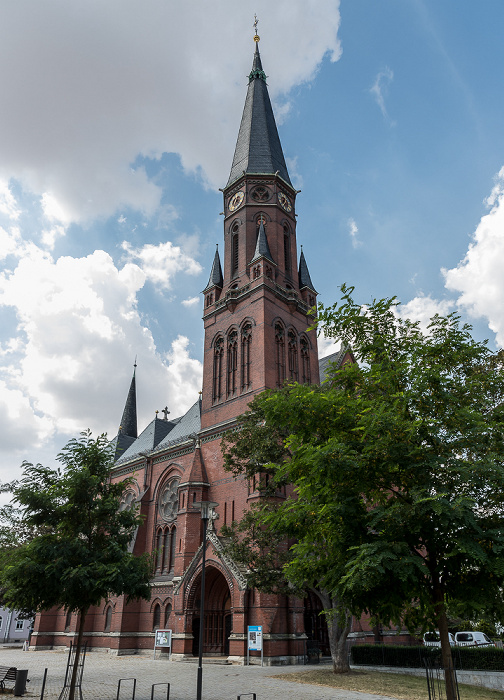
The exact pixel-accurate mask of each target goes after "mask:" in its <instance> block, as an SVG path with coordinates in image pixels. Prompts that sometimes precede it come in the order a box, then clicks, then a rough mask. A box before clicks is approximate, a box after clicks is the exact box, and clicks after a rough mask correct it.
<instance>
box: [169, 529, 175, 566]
mask: <svg viewBox="0 0 504 700" xmlns="http://www.w3.org/2000/svg"><path fill="white" fill-rule="evenodd" d="M176 547H177V528H176V527H172V531H171V542H170V565H169V568H168V571H173V569H174V568H175V552H176V551H177V550H176Z"/></svg>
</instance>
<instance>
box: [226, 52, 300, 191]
mask: <svg viewBox="0 0 504 700" xmlns="http://www.w3.org/2000/svg"><path fill="white" fill-rule="evenodd" d="M243 173H251V174H257V173H265V174H268V175H269V174H271V175H273V174H275V173H277V174H278V175H280V177H281V178H282V179H283V180H285V181H286V182H287V183H288V184H289V185H291V187H292V184H291V181H290V178H289V173H288V172H287V166H286V164H285V158H284V155H283V151H282V146H281V144H280V139H279V137H278V131H277V127H276V123H275V117H274V116H273V109H272V107H271V102H270V98H269V94H268V87H267V85H266V74H265V73H264V71H263V69H262V64H261V57H260V55H259V44H258V43H256V50H255V54H254V62H253V64H252V70H251V71H250V75H249V85H248V91H247V97H246V100H245V107H244V109H243V116H242V120H241V124H240V131H239V133H238V140H237V142H236V149H235V154H234V158H233V165H232V166H231V173H230V175H229V180H228V184H227V186H229V185H230V184H231V183H232V182H234V181H235V180H237V179H238V178H239V177H241V176H242V175H243Z"/></svg>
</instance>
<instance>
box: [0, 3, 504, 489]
mask: <svg viewBox="0 0 504 700" xmlns="http://www.w3.org/2000/svg"><path fill="white" fill-rule="evenodd" d="M254 13H257V15H258V17H259V34H260V36H261V42H260V50H261V55H262V60H263V65H264V68H265V71H266V73H267V75H268V85H269V90H270V95H271V96H272V99H273V102H274V106H275V110H276V114H277V121H278V125H279V131H280V138H281V140H282V144H283V149H284V154H285V156H286V158H287V162H288V167H289V171H290V175H291V178H292V179H293V181H294V183H295V185H296V187H297V188H298V189H301V194H300V195H299V196H298V199H297V212H298V230H297V236H298V242H299V244H303V246H304V252H305V255H306V258H307V261H308V265H309V267H310V272H311V277H312V280H313V282H314V284H315V286H316V288H317V290H318V291H319V293H320V299H321V300H322V301H323V302H324V303H326V304H328V303H332V302H334V301H336V300H337V298H338V287H339V285H340V284H341V283H342V282H346V283H347V284H353V285H355V287H356V296H357V298H358V299H359V300H361V301H362V302H366V301H368V300H369V299H370V298H372V297H383V296H388V295H397V296H398V297H399V299H401V301H402V302H403V304H404V313H405V314H406V315H409V316H411V317H413V318H415V319H420V320H422V321H425V320H426V319H427V318H428V317H429V316H430V315H432V314H433V313H435V312H436V311H440V312H442V313H447V312H450V311H454V310H455V311H458V312H459V313H460V314H461V315H462V316H463V318H464V319H466V320H469V321H470V322H471V323H473V325H474V332H475V335H476V336H477V337H478V338H489V340H490V343H491V346H492V347H495V348H497V347H502V346H503V345H504V312H503V311H502V307H503V303H502V301H503V297H504V277H503V275H502V267H503V264H502V263H503V262H504V169H503V168H504V130H503V127H502V124H503V118H502V117H503V112H504V93H503V91H502V87H501V85H500V81H499V79H498V75H499V74H500V67H501V66H502V65H503V64H504V44H503V42H502V32H503V28H504V5H503V4H502V0H485V2H483V3H469V2H460V0H444V1H443V2H442V3H440V2H438V1H437V0H381V1H380V2H376V0H341V2H337V0H311V1H309V0H303V1H301V0H278V1H277V2H275V3H268V2H266V0H257V1H256V2H254V3H251V2H249V1H248V0H246V1H245V2H243V3H240V4H239V5H237V4H236V3H233V2H231V0H222V1H221V2H220V3H218V5H217V7H216V6H215V5H212V4H210V3H208V2H205V1H204V0H192V1H191V2H190V3H180V4H179V6H178V7H177V6H176V4H174V3H171V4H168V3H167V2H166V0H152V2H150V3H148V5H146V4H142V5H141V4H139V3H138V2H136V0H89V1H87V2H79V3H65V2H60V1H57V0H46V1H45V2H44V3H39V2H38V1H37V0H24V2H23V3H8V4H6V5H5V6H4V7H3V8H2V22H1V23H0V54H1V56H0V58H1V60H0V85H1V88H2V94H3V104H4V105H5V108H4V109H3V110H2V112H1V113H0V421H1V422H2V425H3V428H4V429H3V430H2V434H3V436H2V440H1V441H0V451H1V453H2V459H1V462H0V479H2V480H7V479H10V478H12V477H14V476H16V475H17V474H18V473H19V470H18V467H19V464H20V463H21V461H22V460H23V459H28V460H30V461H42V462H48V461H50V460H51V459H52V458H53V457H54V455H55V454H56V452H57V451H58V449H60V448H61V447H62V446H63V445H64V444H65V442H66V441H67V439H68V438H69V437H70V436H73V435H76V434H77V433H78V432H79V431H80V430H82V429H85V428H87V427H90V428H92V429H93V431H95V432H102V431H107V432H108V433H109V434H110V435H113V434H115V432H116V430H117V427H118V422H119V420H120V416H121V413H122V408H123V405H124V401H125V398H126V394H127V390H128V385H129V380H130V377H131V372H132V365H133V361H134V358H135V356H137V357H138V369H137V380H138V385H137V386H138V404H139V406H138V408H139V415H140V427H144V426H145V424H146V423H147V422H148V421H149V420H150V419H151V418H152V417H153V416H154V411H155V410H156V409H161V408H163V407H164V406H165V405H166V404H167V405H168V406H169V408H170V410H171V412H172V415H173V416H175V415H179V414H180V413H181V412H183V411H184V410H185V409H187V408H188V407H189V406H190V405H191V404H192V403H193V402H194V401H195V399H196V398H197V392H198V390H199V389H200V386H201V369H202V368H201V360H202V339H203V336H202V322H201V314H202V305H201V296H200V292H201V290H202V289H203V288H204V287H205V285H206V282H207V280H208V275H209V272H210V265H211V262H212V259H213V252H214V250H215V244H216V243H219V244H220V243H221V242H222V240H223V234H222V217H221V216H220V215H219V213H220V212H221V211H222V195H221V193H220V192H219V191H218V188H219V187H223V186H224V184H225V183H226V181H227V177H228V174H229V169H230V165H231V159H232V154H233V150H234V146H235V141H236V136H237V133H238V126H239V122H240V117H241V111H242V108H243V104H244V99H245V94H246V86H247V79H246V76H247V75H248V72H249V70H250V66H251V62H252V55H253V50H254V44H253V41H252V36H253V28H252V23H253V18H254ZM321 345H322V348H323V352H325V354H327V353H328V352H329V351H330V347H329V345H328V344H327V343H322V344H321Z"/></svg>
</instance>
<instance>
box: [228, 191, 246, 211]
mask: <svg viewBox="0 0 504 700" xmlns="http://www.w3.org/2000/svg"><path fill="white" fill-rule="evenodd" d="M244 199H245V194H244V193H243V192H237V193H236V194H234V195H233V196H232V197H231V199H230V201H229V205H228V206H229V211H234V210H235V209H238V207H239V206H240V204H241V203H242V202H243V200H244Z"/></svg>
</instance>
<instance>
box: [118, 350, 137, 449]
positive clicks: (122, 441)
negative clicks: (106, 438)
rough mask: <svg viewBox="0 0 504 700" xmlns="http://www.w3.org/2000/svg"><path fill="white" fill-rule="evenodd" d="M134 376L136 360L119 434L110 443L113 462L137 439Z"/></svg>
mask: <svg viewBox="0 0 504 700" xmlns="http://www.w3.org/2000/svg"><path fill="white" fill-rule="evenodd" d="M135 374H136V360H135V364H134V366H133V377H132V379H131V384H130V388H129V391H128V398H127V399H126V404H125V406H124V411H123V414H122V418H121V423H120V425H119V432H118V433H117V436H116V437H115V438H114V440H113V441H112V444H113V446H114V461H116V460H117V459H119V458H120V457H121V456H122V455H123V454H124V452H126V450H127V449H128V448H129V447H130V445H132V444H133V443H134V442H135V440H136V439H137V437H138V427H137V410H136V379H135Z"/></svg>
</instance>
